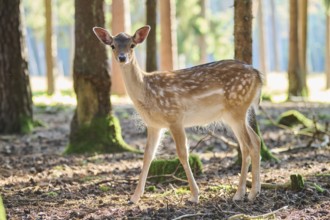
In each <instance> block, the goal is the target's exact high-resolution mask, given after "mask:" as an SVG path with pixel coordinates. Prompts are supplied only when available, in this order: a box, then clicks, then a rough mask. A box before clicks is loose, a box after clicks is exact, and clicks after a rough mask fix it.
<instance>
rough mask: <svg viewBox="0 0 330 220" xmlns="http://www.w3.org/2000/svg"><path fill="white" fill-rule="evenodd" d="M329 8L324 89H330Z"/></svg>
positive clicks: (328, 14) (329, 13)
mask: <svg viewBox="0 0 330 220" xmlns="http://www.w3.org/2000/svg"><path fill="white" fill-rule="evenodd" d="M329 11H330V9H328V12H327V14H326V48H325V74H326V89H330V12H329Z"/></svg>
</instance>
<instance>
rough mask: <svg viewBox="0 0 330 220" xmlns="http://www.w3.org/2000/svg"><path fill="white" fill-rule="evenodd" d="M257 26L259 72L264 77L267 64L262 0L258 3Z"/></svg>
mask: <svg viewBox="0 0 330 220" xmlns="http://www.w3.org/2000/svg"><path fill="white" fill-rule="evenodd" d="M258 3H259V5H258V26H259V62H260V71H261V72H262V73H263V74H264V76H266V72H267V64H266V60H267V59H266V54H267V53H266V43H265V32H264V15H263V4H262V0H259V1H258Z"/></svg>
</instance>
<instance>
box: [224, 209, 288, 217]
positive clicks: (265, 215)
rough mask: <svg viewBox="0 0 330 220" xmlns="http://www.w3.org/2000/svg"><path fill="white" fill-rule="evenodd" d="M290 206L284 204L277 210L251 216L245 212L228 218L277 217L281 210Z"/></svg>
mask: <svg viewBox="0 0 330 220" xmlns="http://www.w3.org/2000/svg"><path fill="white" fill-rule="evenodd" d="M287 208H288V206H284V207H282V208H279V209H277V210H275V211H272V212H269V213H266V214H263V215H256V216H250V215H245V214H237V215H233V216H231V217H229V218H228V220H236V219H240V220H242V219H243V220H250V219H270V217H275V214H276V213H277V212H279V211H281V210H284V209H287ZM274 219H275V218H274Z"/></svg>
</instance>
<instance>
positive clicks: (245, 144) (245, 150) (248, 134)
mask: <svg viewBox="0 0 330 220" xmlns="http://www.w3.org/2000/svg"><path fill="white" fill-rule="evenodd" d="M231 122H232V123H231V125H232V129H233V131H234V133H235V135H236V137H237V139H238V142H239V145H240V149H241V152H242V167H241V176H240V179H239V184H238V189H237V192H236V194H235V195H234V197H233V200H240V199H242V198H243V197H244V195H245V192H246V178H247V173H248V169H249V165H250V160H252V188H251V192H250V194H249V196H248V199H249V200H253V199H255V197H256V196H257V194H258V193H259V192H260V140H259V137H258V136H257V134H256V133H255V132H254V131H253V130H252V128H251V127H250V126H249V125H247V123H246V120H245V119H241V120H232V121H231Z"/></svg>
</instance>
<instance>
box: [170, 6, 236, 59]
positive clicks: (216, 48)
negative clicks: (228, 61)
mask: <svg viewBox="0 0 330 220" xmlns="http://www.w3.org/2000/svg"><path fill="white" fill-rule="evenodd" d="M198 2H199V1H198V0H185V1H176V4H177V5H176V8H177V10H176V12H177V20H178V22H177V23H178V28H177V38H178V53H179V55H180V54H182V55H184V57H185V59H186V63H188V64H190V65H192V64H196V63H197V62H198V61H199V60H200V54H199V48H200V45H199V44H198V38H199V37H200V36H202V35H205V37H206V42H207V52H208V53H209V54H212V56H214V57H213V58H214V59H215V60H219V59H225V58H232V57H233V55H234V43H233V34H232V33H233V21H232V17H233V10H232V9H231V8H229V9H228V10H226V11H219V12H216V13H210V11H209V10H210V9H208V8H207V9H206V16H207V18H206V19H205V18H203V17H201V16H200V12H201V6H200V5H199V4H198ZM187 9H188V10H187ZM188 51H189V53H187V52H188Z"/></svg>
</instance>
